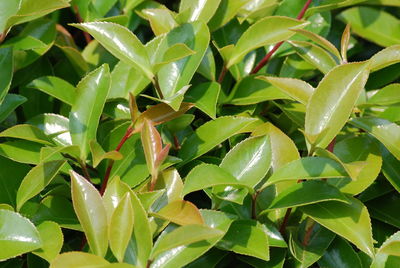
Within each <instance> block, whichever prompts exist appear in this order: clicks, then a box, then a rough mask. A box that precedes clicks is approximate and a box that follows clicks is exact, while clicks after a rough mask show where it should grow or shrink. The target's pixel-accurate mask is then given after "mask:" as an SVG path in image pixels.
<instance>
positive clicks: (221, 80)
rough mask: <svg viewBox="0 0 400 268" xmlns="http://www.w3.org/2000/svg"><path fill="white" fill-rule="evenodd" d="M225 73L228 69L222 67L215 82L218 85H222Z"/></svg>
mask: <svg viewBox="0 0 400 268" xmlns="http://www.w3.org/2000/svg"><path fill="white" fill-rule="evenodd" d="M227 72H228V68H226V66H225V65H224V67H222V70H221V73H220V74H219V76H218V80H217V81H218V83H219V84H222V82H223V81H224V78H225V75H226V73H227Z"/></svg>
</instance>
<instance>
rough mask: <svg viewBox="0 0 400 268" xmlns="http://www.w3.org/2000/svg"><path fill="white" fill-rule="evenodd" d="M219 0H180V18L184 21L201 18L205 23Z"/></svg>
mask: <svg viewBox="0 0 400 268" xmlns="http://www.w3.org/2000/svg"><path fill="white" fill-rule="evenodd" d="M220 2H221V0H206V1H203V0H194V1H193V0H182V1H181V2H180V5H179V13H180V19H181V20H182V21H185V22H192V21H196V20H201V21H204V22H205V23H207V22H208V21H209V20H210V19H211V18H212V16H213V15H214V13H215V12H216V11H217V8H218V6H219V4H220Z"/></svg>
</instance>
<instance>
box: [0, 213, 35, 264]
mask: <svg viewBox="0 0 400 268" xmlns="http://www.w3.org/2000/svg"><path fill="white" fill-rule="evenodd" d="M0 226H1V232H0V247H1V249H2V250H1V251H0V261H4V260H7V259H9V258H13V257H16V256H18V255H21V254H24V253H27V252H30V251H32V250H35V249H38V248H40V247H42V240H41V239H40V235H39V232H38V230H37V229H36V227H35V226H34V225H33V224H32V223H31V222H30V221H29V220H28V219H27V218H24V217H22V216H21V215H20V214H18V213H16V212H13V211H9V210H4V209H0Z"/></svg>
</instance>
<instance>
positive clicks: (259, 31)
mask: <svg viewBox="0 0 400 268" xmlns="http://www.w3.org/2000/svg"><path fill="white" fill-rule="evenodd" d="M307 24H308V23H307V22H304V21H299V20H296V19H291V18H288V17H280V16H273V17H267V18H264V19H262V20H259V21H257V22H256V23H255V24H253V25H252V26H250V27H249V28H248V29H247V30H246V31H245V32H244V33H243V34H242V36H241V37H240V39H239V40H238V42H237V43H236V45H235V47H234V48H233V50H232V52H231V55H230V56H229V60H228V62H227V63H226V66H227V68H229V67H231V66H233V65H235V64H236V63H239V62H240V61H241V60H242V59H243V58H244V56H245V55H246V54H247V53H249V52H250V51H252V50H254V49H256V48H259V47H262V46H266V45H271V44H275V43H278V42H280V41H284V40H286V39H289V38H290V37H291V36H293V35H294V34H295V33H294V32H293V31H290V30H291V29H299V28H303V27H305V26H306V25H307ZM265 29H269V30H268V31H265Z"/></svg>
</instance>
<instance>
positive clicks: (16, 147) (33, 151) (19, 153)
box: [0, 140, 42, 165]
mask: <svg viewBox="0 0 400 268" xmlns="http://www.w3.org/2000/svg"><path fill="white" fill-rule="evenodd" d="M41 148H42V145H41V144H38V143H36V142H31V141H25V140H16V141H6V142H3V143H0V155H2V156H4V157H7V158H9V159H12V160H14V161H17V162H20V163H26V164H35V165H37V164H38V163H39V162H40V149H41Z"/></svg>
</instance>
